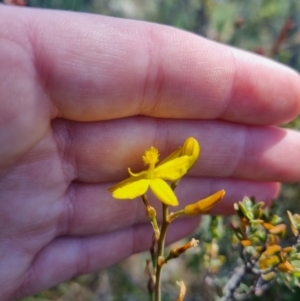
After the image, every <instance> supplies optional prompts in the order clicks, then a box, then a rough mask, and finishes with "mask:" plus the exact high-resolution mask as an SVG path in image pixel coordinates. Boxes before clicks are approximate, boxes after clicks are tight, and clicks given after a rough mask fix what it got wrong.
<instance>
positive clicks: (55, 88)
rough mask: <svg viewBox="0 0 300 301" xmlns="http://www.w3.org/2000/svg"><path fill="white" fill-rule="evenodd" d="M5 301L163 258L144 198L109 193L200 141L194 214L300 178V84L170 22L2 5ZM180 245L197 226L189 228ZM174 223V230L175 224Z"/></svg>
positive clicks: (189, 196) (0, 279)
mask: <svg viewBox="0 0 300 301" xmlns="http://www.w3.org/2000/svg"><path fill="white" fill-rule="evenodd" d="M0 41H1V42H0V45H1V46H0V105H1V107H0V108H1V109H0V143H1V148H0V288H1V289H0V299H1V300H3V301H5V300H11V299H13V298H21V297H23V296H25V295H29V294H33V293H35V292H38V291H41V290H44V289H47V288H49V287H51V286H54V285H55V284H57V283H60V282H62V281H64V280H67V279H69V278H71V277H73V276H75V275H79V274H83V273H88V272H91V271H93V270H96V269H99V268H103V267H105V266H108V265H111V264H113V263H115V262H117V261H119V260H121V259H123V258H125V257H127V256H129V255H130V254H132V253H134V252H139V251H142V250H146V249H147V248H149V244H150V243H151V242H150V240H149V237H151V231H152V230H151V227H150V226H149V225H148V220H147V218H146V214H145V212H144V208H143V204H142V202H141V201H137V200H136V201H116V200H113V199H112V197H111V195H110V193H109V192H108V191H107V188H109V187H110V186H112V185H113V183H115V182H117V181H119V180H122V179H123V178H125V177H127V168H128V167H130V168H131V170H132V171H138V170H139V169H141V168H142V160H141V156H142V154H143V152H144V150H145V149H146V148H148V147H149V146H151V145H153V146H155V147H157V148H158V149H159V150H160V151H161V157H162V158H163V157H164V155H167V154H168V153H170V152H171V151H173V150H175V149H176V148H177V147H178V146H179V145H181V144H182V143H183V141H184V140H185V138H187V137H188V136H193V137H195V138H196V139H197V140H198V141H199V142H200V144H201V155H200V158H199V160H198V162H197V164H196V165H195V166H194V167H193V169H192V170H191V171H190V173H189V177H186V178H185V179H183V180H182V182H181V183H180V185H179V187H178V197H179V201H180V202H181V206H183V205H184V204H186V203H189V202H195V201H197V200H198V199H200V198H202V197H205V196H207V195H209V194H211V193H213V192H215V191H216V190H218V189H225V190H226V197H225V199H224V200H223V201H222V202H221V203H220V205H219V206H218V207H217V208H216V210H215V211H214V213H228V212H230V211H231V208H232V203H233V202H236V201H239V200H241V198H242V197H243V196H244V195H249V196H252V195H254V196H256V197H257V198H258V199H259V200H262V201H268V200H270V199H271V198H274V197H275V196H276V195H277V193H278V190H279V184H278V183H277V182H278V181H284V182H293V181H299V180H300V151H299V150H300V135H299V133H297V132H295V131H291V130H286V129H280V128H278V127H275V126H273V125H278V124H282V123H284V122H287V121H289V120H291V119H293V118H295V117H296V116H297V115H298V114H299V112H300V78H299V75H298V74H296V73H295V72H293V71H291V70H289V69H288V68H286V67H283V66H281V65H279V64H276V63H274V62H271V61H269V60H266V59H264V58H261V57H259V56H255V55H252V54H249V53H245V52H242V51H240V50H237V49H232V48H229V47H226V46H223V45H220V44H217V43H214V42H211V41H208V40H205V39H203V38H201V37H198V36H196V35H192V34H189V33H186V32H183V31H180V30H177V29H173V28H170V27H166V26H161V25H155V24H150V23H145V22H139V21H131V20H121V19H115V18H108V17H101V16H96V15H88V14H78V13H69V12H59V11H47V10H37V9H29V8H16V7H5V6H0ZM175 224H177V225H179V226H178V227H177V228H176V226H175V225H174V227H175V228H176V232H172V227H171V229H170V230H171V232H170V237H169V240H170V241H172V240H175V239H178V238H180V237H182V236H184V235H186V234H188V233H189V232H191V230H192V229H194V227H195V226H196V224H197V219H195V220H192V221H190V219H189V222H188V223H187V222H186V220H179V221H178V222H177V221H176V222H175ZM174 227H173V228H174Z"/></svg>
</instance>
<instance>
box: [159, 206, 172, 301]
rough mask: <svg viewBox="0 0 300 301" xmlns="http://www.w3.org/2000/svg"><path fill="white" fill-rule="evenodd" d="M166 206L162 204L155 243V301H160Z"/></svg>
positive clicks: (165, 231) (166, 223) (166, 215)
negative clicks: (160, 220)
mask: <svg viewBox="0 0 300 301" xmlns="http://www.w3.org/2000/svg"><path fill="white" fill-rule="evenodd" d="M168 208H169V207H168V206H167V205H165V204H162V209H163V221H162V225H161V230H160V236H159V240H158V242H157V261H156V262H157V263H156V279H155V301H161V271H162V267H163V264H162V263H161V260H159V259H160V258H163V256H164V248H165V239H166V233H167V229H168V226H169V224H170V223H169V220H168V215H169V212H168Z"/></svg>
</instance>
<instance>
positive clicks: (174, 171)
mask: <svg viewBox="0 0 300 301" xmlns="http://www.w3.org/2000/svg"><path fill="white" fill-rule="evenodd" d="M189 167H190V158H189V157H188V156H182V157H179V158H176V159H173V160H171V161H168V162H166V163H164V164H162V165H160V166H158V167H157V168H155V169H154V171H153V174H154V177H155V178H160V179H164V180H171V181H176V180H178V179H180V178H181V177H182V176H183V175H184V174H185V173H186V172H187V171H188V169H189Z"/></svg>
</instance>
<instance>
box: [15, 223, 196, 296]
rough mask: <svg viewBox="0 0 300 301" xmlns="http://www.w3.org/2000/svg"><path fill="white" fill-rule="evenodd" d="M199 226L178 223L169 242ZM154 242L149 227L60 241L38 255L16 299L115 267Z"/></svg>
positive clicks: (173, 225) (169, 236) (168, 237)
mask: <svg viewBox="0 0 300 301" xmlns="http://www.w3.org/2000/svg"><path fill="white" fill-rule="evenodd" d="M198 223H199V219H198V218H193V219H191V220H190V221H189V223H186V222H185V221H175V223H174V224H172V225H171V226H170V228H169V230H170V231H169V232H168V235H167V242H168V243H170V242H172V241H175V240H177V239H179V238H181V237H184V236H186V235H188V234H189V233H190V232H191V231H192V230H194V229H195V228H196V226H197V225H198ZM151 241H152V229H151V226H150V225H136V226H134V227H129V228H126V229H122V230H120V231H116V232H112V233H108V234H106V235H102V236H89V237H83V238H80V237H74V238H70V237H64V238H58V239H56V240H54V241H53V242H52V243H50V244H49V245H48V246H47V247H46V248H44V249H43V250H42V251H41V252H40V253H39V254H38V255H37V257H36V258H35V260H34V261H33V263H32V267H31V268H30V269H29V270H28V273H27V275H25V277H26V281H24V285H23V286H22V287H21V288H20V290H19V291H18V294H17V296H16V297H17V298H20V297H23V296H26V295H30V294H33V293H35V292H38V291H41V290H44V289H47V288H49V287H52V286H54V285H56V284H58V283H61V282H63V281H65V280H68V279H70V278H72V277H74V276H77V275H81V274H86V273H89V272H92V271H95V270H98V269H100V268H104V267H107V266H109V265H112V264H114V263H116V262H118V261H120V260H122V259H125V258H126V257H128V256H129V255H131V254H133V253H137V252H141V251H145V250H149V249H150V246H151Z"/></svg>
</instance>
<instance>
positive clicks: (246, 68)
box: [3, 8, 300, 124]
mask: <svg viewBox="0 0 300 301" xmlns="http://www.w3.org/2000/svg"><path fill="white" fill-rule="evenodd" d="M3 10H4V17H5V18H11V16H10V14H12V13H14V14H19V19H21V20H22V21H23V22H21V23H20V24H22V27H20V28H19V29H18V30H15V31H14V34H13V37H12V38H13V39H19V41H18V42H20V38H19V37H20V32H22V33H23V34H25V35H27V37H28V39H29V40H30V43H29V44H27V45H26V47H27V49H28V51H29V52H30V53H31V54H32V57H33V58H34V59H33V61H34V63H35V68H36V69H37V72H38V74H39V77H40V82H41V84H42V85H43V87H44V89H45V90H46V91H48V94H49V95H50V96H51V100H52V101H53V102H54V104H55V105H56V107H57V112H58V113H57V115H58V116H60V117H64V118H67V119H71V120H76V121H95V120H104V119H112V118H121V117H126V116H133V115H147V116H155V117H164V118H191V119H216V118H217V119H222V120H227V121H232V122H241V123H248V124H280V123H284V122H287V121H289V120H291V119H293V118H294V117H296V116H297V115H298V114H299V112H300V78H299V75H298V74H297V73H296V72H294V71H292V70H290V69H288V68H286V67H284V66H281V65H280V64H276V63H274V62H272V61H271V60H267V59H265V58H262V57H259V56H257V55H254V54H250V53H246V52H243V51H240V50H237V49H234V48H230V47H227V46H224V45H220V44H218V43H215V42H212V41H209V40H206V39H204V38H201V37H199V36H196V35H193V34H190V33H187V32H184V31H181V30H178V29H174V28H170V27H167V26H163V25H156V24H151V23H146V22H140V21H133V20H121V19H115V18H109V17H102V16H96V15H87V14H78V13H66V12H54V11H39V10H31V9H26V10H25V9H18V8H5V9H3ZM6 11H7V12H6ZM14 17H15V15H14ZM12 19H15V18H12ZM24 24H25V26H24ZM18 31H19V32H18ZM23 40H24V39H22V41H23ZM25 40H26V39H25ZM22 41H21V42H22ZM28 45H29V46H28Z"/></svg>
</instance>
